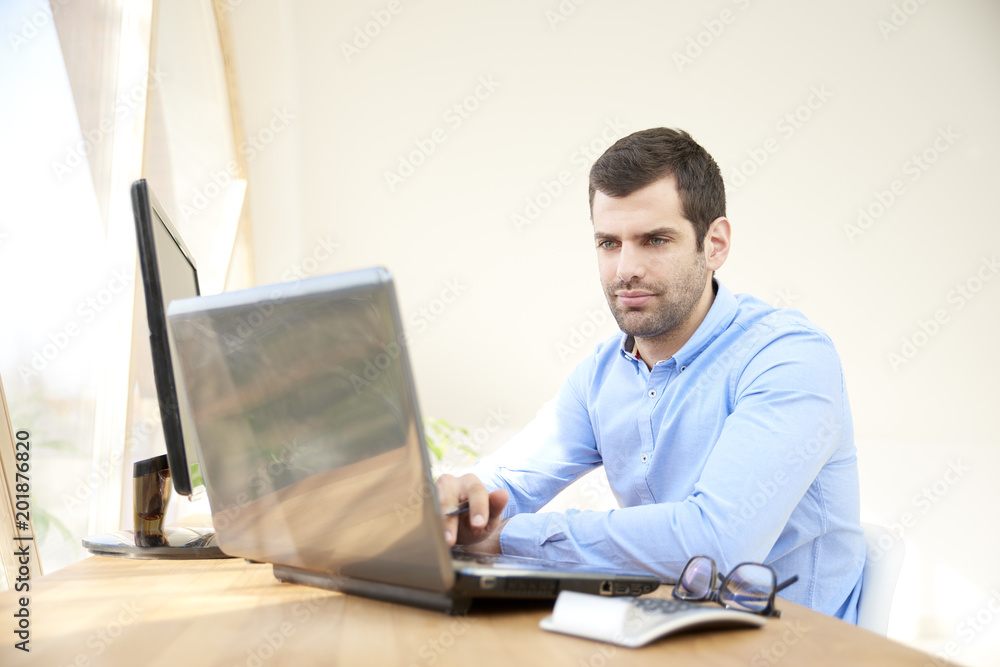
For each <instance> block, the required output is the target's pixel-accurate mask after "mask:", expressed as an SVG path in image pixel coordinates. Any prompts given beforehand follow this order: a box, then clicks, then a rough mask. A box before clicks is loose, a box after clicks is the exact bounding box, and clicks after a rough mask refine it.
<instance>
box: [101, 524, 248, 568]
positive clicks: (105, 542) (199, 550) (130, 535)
mask: <svg viewBox="0 0 1000 667" xmlns="http://www.w3.org/2000/svg"><path fill="white" fill-rule="evenodd" d="M163 534H164V536H165V537H166V538H167V545H169V546H161V547H140V546H136V544H135V533H134V532H132V531H131V530H116V531H115V532H113V533H105V534H103V535H89V536H87V537H85V538H84V539H83V546H84V548H85V549H87V550H88V551H90V553H92V554H95V555H97V556H114V557H117V558H149V559H163V560H194V559H199V558H232V556H229V555H227V554H225V553H223V552H222V549H220V548H219V546H218V545H217V544H216V543H215V532H214V531H213V530H212V529H210V528H196V527H195V528H166V529H164V531H163Z"/></svg>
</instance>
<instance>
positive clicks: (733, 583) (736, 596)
mask: <svg viewBox="0 0 1000 667" xmlns="http://www.w3.org/2000/svg"><path fill="white" fill-rule="evenodd" d="M720 578H721V582H720V581H719V579H720ZM798 580H799V577H798V575H795V576H793V577H792V578H791V579H788V580H786V581H783V582H781V583H780V584H779V583H778V577H777V575H776V574H775V573H774V570H773V569H771V567H770V566H768V565H761V564H760V563H740V564H739V565H737V566H736V567H735V568H734V569H733V571H732V572H730V573H729V574H728V575H726V576H725V577H721V575H720V574H719V572H718V571H717V570H716V569H715V561H714V560H712V559H711V558H709V557H708V556H695V557H694V558H692V559H691V560H689V561H688V562H687V565H685V566H684V569H683V570H681V576H680V578H679V579H678V580H677V583H676V584H675V585H674V593H673V595H674V597H675V598H677V599H678V600H689V601H691V602H705V601H708V602H717V603H719V604H721V605H722V606H723V607H726V608H728V609H737V610H739V611H748V612H750V613H752V614H761V615H762V616H774V617H780V616H781V612H780V611H778V610H777V609H775V608H774V595H775V593H777V592H778V591H781V590H784V589H785V588H788V587H789V586H791V585H792V584H794V583H795V582H796V581H798Z"/></svg>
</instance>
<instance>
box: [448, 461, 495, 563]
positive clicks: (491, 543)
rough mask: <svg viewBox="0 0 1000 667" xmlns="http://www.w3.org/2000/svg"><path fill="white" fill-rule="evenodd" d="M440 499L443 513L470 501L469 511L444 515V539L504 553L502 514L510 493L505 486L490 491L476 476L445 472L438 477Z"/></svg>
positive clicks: (474, 549) (471, 549) (472, 549)
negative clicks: (455, 474)
mask: <svg viewBox="0 0 1000 667" xmlns="http://www.w3.org/2000/svg"><path fill="white" fill-rule="evenodd" d="M437 496H438V502H439V503H440V504H441V512H442V513H444V511H445V510H447V509H448V508H449V507H452V506H453V505H457V504H459V503H461V502H463V501H466V500H468V501H469V511H468V512H463V513H462V514H459V515H458V516H446V517H444V539H445V541H446V542H447V543H448V546H450V547H451V546H455V545H456V544H468V545H473V544H475V545H478V546H477V547H473V548H470V549H469V551H480V550H481V548H480V547H482V548H485V549H487V550H488V551H489V552H491V553H500V529H501V528H502V526H501V522H500V514H501V513H502V512H503V508H504V507H505V506H506V505H507V497H508V496H507V492H506V491H504V490H503V489H497V490H496V491H492V492H487V491H486V487H485V486H483V483H482V482H480V481H479V478H478V477H476V476H475V475H472V474H469V475H462V476H461V477H454V476H453V475H441V476H440V477H439V478H438V480H437Z"/></svg>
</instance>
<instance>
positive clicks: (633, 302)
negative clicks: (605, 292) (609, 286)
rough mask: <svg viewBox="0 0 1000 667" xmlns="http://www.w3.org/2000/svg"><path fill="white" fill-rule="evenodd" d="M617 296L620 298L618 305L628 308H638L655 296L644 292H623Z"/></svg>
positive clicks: (617, 293)
mask: <svg viewBox="0 0 1000 667" xmlns="http://www.w3.org/2000/svg"><path fill="white" fill-rule="evenodd" d="M615 296H616V297H618V303H620V304H621V305H623V306H625V307H626V308H637V307H639V306H642V305H643V304H645V303H646V302H647V301H649V300H650V299H652V298H653V297H654V296H655V294H653V293H652V292H644V291H642V290H621V291H619V292H616V293H615Z"/></svg>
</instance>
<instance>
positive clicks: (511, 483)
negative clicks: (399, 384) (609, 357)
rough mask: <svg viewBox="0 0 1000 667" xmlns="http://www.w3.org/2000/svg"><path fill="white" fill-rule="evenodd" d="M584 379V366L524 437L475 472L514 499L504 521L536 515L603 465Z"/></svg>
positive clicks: (479, 463) (508, 444)
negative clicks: (572, 483)
mask: <svg viewBox="0 0 1000 667" xmlns="http://www.w3.org/2000/svg"><path fill="white" fill-rule="evenodd" d="M584 364H586V362H584ZM582 375H585V369H584V368H583V364H581V367H578V368H577V369H576V371H574V373H573V374H572V375H571V376H570V377H569V379H567V381H566V382H565V384H563V386H562V388H561V389H560V390H559V393H558V394H556V396H555V398H553V399H552V400H551V401H549V402H548V403H546V404H545V405H544V406H543V407H542V409H541V410H539V412H538V414H537V415H536V416H535V418H534V419H533V420H532V421H531V422H530V423H529V424H528V425H527V426H525V427H524V429H522V430H521V431H520V433H518V434H517V435H516V436H514V437H513V438H512V439H511V440H509V441H508V442H507V443H506V444H504V445H503V446H502V447H501V448H500V449H499V450H497V451H496V452H495V453H494V454H492V455H491V456H488V457H486V458H484V459H483V460H481V461H479V462H478V463H477V464H476V465H475V466H474V467H473V468H472V471H471V472H472V473H473V474H475V475H476V476H477V477H479V479H480V480H481V481H482V482H483V484H484V485H485V486H486V487H487V488H489V489H506V490H507V492H508V493H509V494H510V500H508V502H507V507H506V508H504V513H503V518H505V519H506V518H508V517H511V516H514V515H515V514H521V513H526V512H535V511H537V510H538V509H539V508H541V507H542V506H543V505H545V504H546V503H548V502H549V501H550V500H551V499H552V498H554V497H555V496H556V494H558V493H559V492H560V491H562V490H563V489H564V488H565V487H566V486H568V485H569V484H570V483H571V482H573V481H574V480H576V479H577V478H579V477H581V476H583V475H584V474H585V473H587V472H589V471H590V470H593V469H594V468H596V467H598V466H599V465H600V464H601V455H600V453H598V451H597V442H596V439H595V437H594V429H593V426H592V424H591V421H590V415H589V413H588V411H587V406H586V403H585V401H584V399H583V394H582V393H581V391H580V389H581V387H580V386H579V378H580V377H581V376H582Z"/></svg>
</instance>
